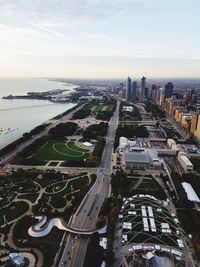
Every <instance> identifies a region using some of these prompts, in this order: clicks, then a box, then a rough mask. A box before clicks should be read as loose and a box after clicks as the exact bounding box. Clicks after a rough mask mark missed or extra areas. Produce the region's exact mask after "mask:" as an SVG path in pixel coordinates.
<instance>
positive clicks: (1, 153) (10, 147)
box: [0, 103, 79, 167]
mask: <svg viewBox="0 0 200 267" xmlns="http://www.w3.org/2000/svg"><path fill="white" fill-rule="evenodd" d="M78 107H79V104H78V103H76V104H75V103H74V106H73V107H71V108H69V109H68V110H66V111H64V112H62V113H60V114H58V115H56V116H54V117H52V118H49V119H48V120H46V121H44V122H43V123H42V124H39V125H37V126H36V127H34V128H32V129H31V130H30V131H28V132H24V133H23V134H22V135H21V136H20V137H18V138H16V139H15V140H14V141H12V142H10V143H7V144H6V145H5V146H4V147H2V148H1V149H0V167H1V165H2V164H3V163H2V160H3V159H4V157H5V156H6V155H7V154H10V153H12V150H13V149H15V148H16V147H18V146H20V145H22V144H23V143H24V142H26V141H28V140H30V139H31V138H32V137H34V136H37V135H38V134H40V133H41V131H39V132H38V133H36V134H34V135H33V134H31V133H32V132H33V131H34V130H36V129H39V128H40V127H41V128H43V127H44V129H42V131H43V130H45V129H46V127H48V126H49V125H50V124H51V123H52V122H51V121H52V120H59V119H61V118H62V117H64V116H66V115H67V114H68V113H70V112H72V111H73V110H74V109H77V108H78ZM24 134H30V136H29V137H28V139H27V138H26V137H25V136H24Z"/></svg>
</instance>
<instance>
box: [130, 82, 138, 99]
mask: <svg viewBox="0 0 200 267" xmlns="http://www.w3.org/2000/svg"><path fill="white" fill-rule="evenodd" d="M131 89H132V90H131V93H132V101H136V95H137V82H136V81H133V82H132V87H131Z"/></svg>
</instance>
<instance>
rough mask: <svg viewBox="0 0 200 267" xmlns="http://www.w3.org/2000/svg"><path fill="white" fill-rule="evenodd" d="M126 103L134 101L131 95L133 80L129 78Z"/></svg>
mask: <svg viewBox="0 0 200 267" xmlns="http://www.w3.org/2000/svg"><path fill="white" fill-rule="evenodd" d="M126 101H128V102H130V101H132V95H131V78H130V77H128V78H127V82H126Z"/></svg>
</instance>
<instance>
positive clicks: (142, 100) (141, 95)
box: [140, 77, 146, 102]
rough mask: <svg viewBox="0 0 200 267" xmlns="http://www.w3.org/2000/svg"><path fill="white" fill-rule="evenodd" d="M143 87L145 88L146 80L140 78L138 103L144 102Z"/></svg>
mask: <svg viewBox="0 0 200 267" xmlns="http://www.w3.org/2000/svg"><path fill="white" fill-rule="evenodd" d="M145 87H146V78H145V77H142V79H141V86H140V102H144V100H145Z"/></svg>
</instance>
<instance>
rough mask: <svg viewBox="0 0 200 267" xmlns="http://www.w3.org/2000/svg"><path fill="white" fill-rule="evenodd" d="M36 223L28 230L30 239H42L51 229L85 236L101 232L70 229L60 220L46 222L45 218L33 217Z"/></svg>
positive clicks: (100, 230)
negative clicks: (54, 228) (55, 228)
mask: <svg viewBox="0 0 200 267" xmlns="http://www.w3.org/2000/svg"><path fill="white" fill-rule="evenodd" d="M35 218H36V219H38V221H37V222H36V223H35V224H34V225H33V226H31V227H30V228H29V230H28V233H29V235H30V236H32V237H42V236H46V235H48V234H49V233H50V232H51V229H52V228H53V227H57V228H58V229H60V230H64V231H67V232H69V233H71V234H78V235H85V236H90V235H92V234H93V233H94V232H102V230H103V229H99V230H89V229H78V228H75V227H71V226H69V225H68V224H66V222H65V221H64V220H63V219H62V218H53V219H51V220H49V221H47V217H46V216H45V215H43V216H37V217H35Z"/></svg>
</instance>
